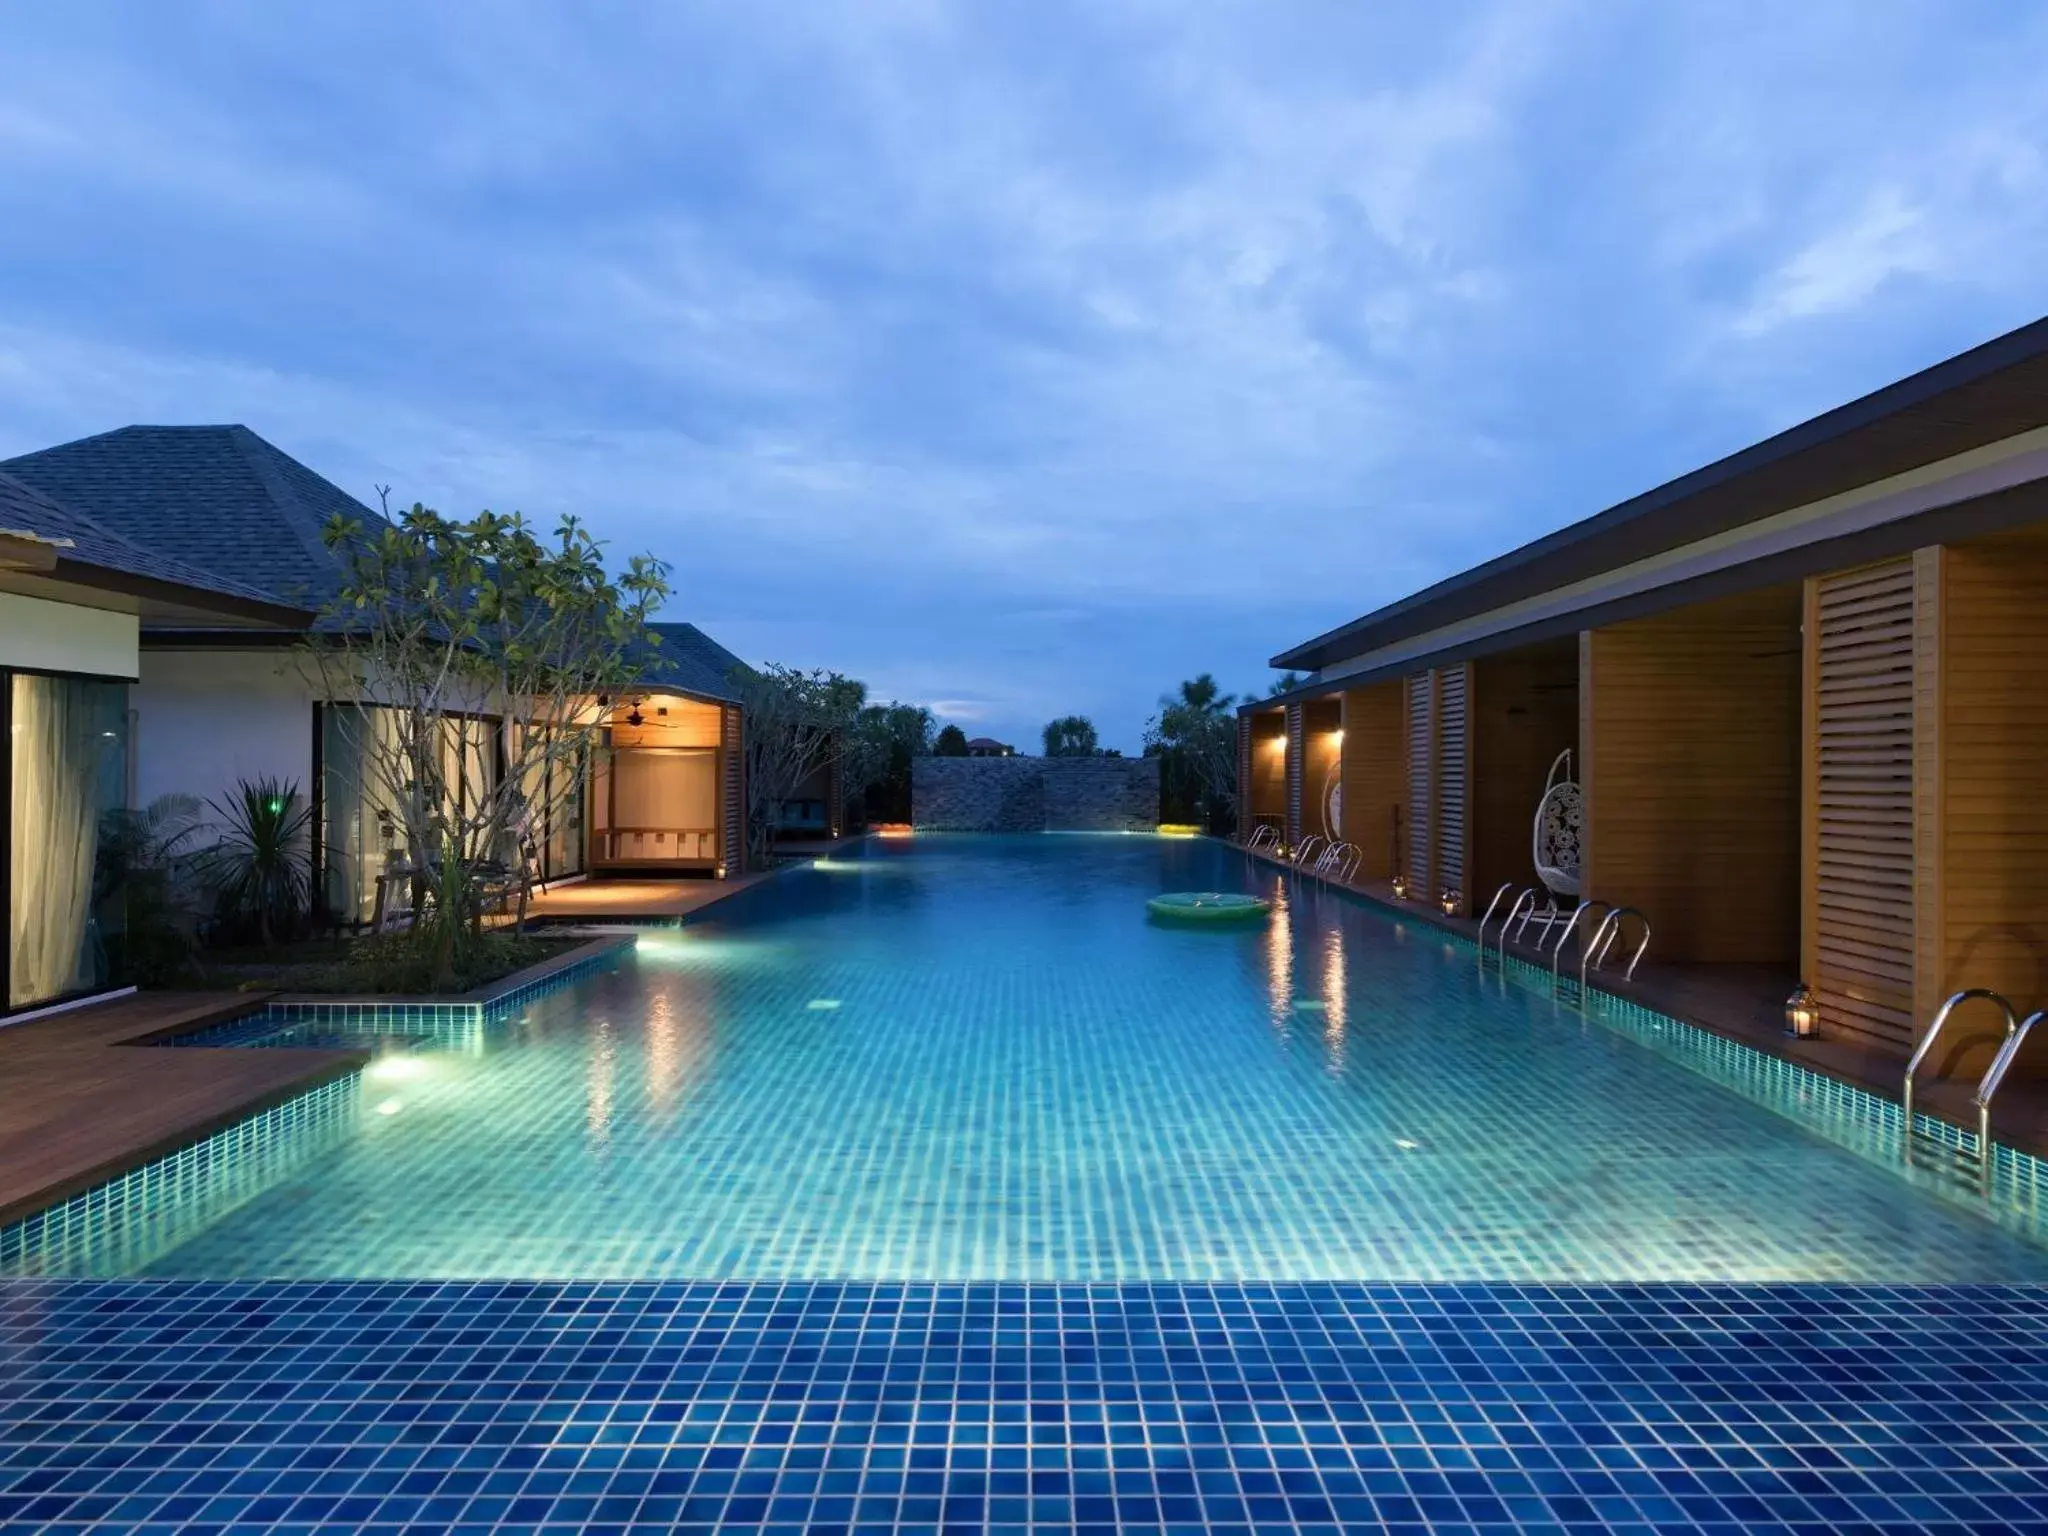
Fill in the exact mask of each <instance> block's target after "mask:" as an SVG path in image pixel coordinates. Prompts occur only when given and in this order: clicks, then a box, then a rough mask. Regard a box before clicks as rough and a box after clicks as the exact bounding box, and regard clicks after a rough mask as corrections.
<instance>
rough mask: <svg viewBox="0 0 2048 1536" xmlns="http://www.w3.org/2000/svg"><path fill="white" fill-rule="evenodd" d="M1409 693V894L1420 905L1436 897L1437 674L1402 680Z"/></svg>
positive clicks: (1419, 675)
mask: <svg viewBox="0 0 2048 1536" xmlns="http://www.w3.org/2000/svg"><path fill="white" fill-rule="evenodd" d="M1402 682H1403V686H1404V687H1405V688H1406V690H1407V699H1406V704H1407V722H1406V724H1407V756H1408V815H1407V823H1408V846H1407V848H1406V849H1404V850H1403V854H1404V858H1405V860H1406V864H1407V873H1408V889H1409V893H1410V894H1411V895H1412V896H1414V897H1415V899H1416V900H1418V901H1427V900H1429V899H1430V897H1432V896H1434V895H1435V894H1436V887H1435V885H1434V884H1433V883H1432V882H1433V881H1434V879H1435V877H1436V674H1435V673H1434V672H1418V673H1416V674H1415V675H1414V676H1412V677H1408V678H1404V679H1403V680H1402Z"/></svg>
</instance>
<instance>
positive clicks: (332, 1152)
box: [102, 836, 2048, 1282]
mask: <svg viewBox="0 0 2048 1536" xmlns="http://www.w3.org/2000/svg"><path fill="white" fill-rule="evenodd" d="M1190 889H1217V890H1245V891H1255V892H1257V893H1258V894H1260V895H1264V896H1268V897H1271V898H1273V899H1274V901H1275V903H1276V906H1275V911H1274V912H1273V914H1272V916H1271V917H1270V919H1268V920H1265V921H1261V922H1256V923H1254V924H1252V925H1251V926H1248V927H1245V928H1241V929H1234V930H1216V929H1192V930H1191V929H1185V928H1175V927H1170V926H1163V925H1161V924H1159V923H1157V922H1155V921H1153V920H1151V919H1149V918H1148V916H1147V913H1146V908H1145V902H1146V899H1147V898H1148V897H1150V896H1153V895H1156V894H1158V893H1160V892H1162V891H1171V890H1190ZM102 1267H103V1268H105V1269H107V1270H108V1272H113V1271H115V1270H118V1269H120V1268H121V1267H122V1266H121V1265H120V1264H115V1263H110V1262H106V1261H103V1263H102ZM139 1272H141V1273H146V1274H150V1275H158V1276H183V1277H323V1278H401V1277H417V1278H496V1277H533V1278H568V1277H575V1278H580V1279H586V1280H588V1279H605V1278H622V1277H637V1278H695V1279H710V1278H727V1277H730V1278H740V1279H754V1280H762V1279H778V1278H806V1279H844V1280H852V1279H867V1280H965V1279H974V1280H1002V1279H1029V1280H1069V1281H1133V1280H1238V1281H1246V1280H1259V1281H1280V1280H1325V1279H1346V1280H1390V1281H1392V1280H1503V1281H1537V1282H1561V1281H1574V1280H1585V1281H1643V1280H1801V1281H1809V1280H1858V1281H2015V1280H2038V1279H2042V1278H2048V1250H2044V1249H2042V1248H2039V1247H2036V1246H2034V1245H2033V1244H2031V1243H2029V1242H2027V1241H2025V1240H2024V1239H2023V1238H2022V1237H2020V1236H2017V1235H2015V1234H2013V1233H2011V1232H2008V1231H2005V1230H2001V1229H2000V1228H1998V1227H1996V1226H1994V1225H1993V1224H1992V1223H1991V1222H1989V1221H1988V1220H1985V1219H1984V1218H1983V1217H1981V1216H1980V1215H1978V1214H1977V1213H1975V1212H1973V1211H1971V1210H1970V1209H1968V1208H1967V1207H1965V1206H1963V1205H1961V1204H1958V1203H1955V1202H1952V1201H1949V1200H1945V1199H1941V1198H1938V1197H1936V1196H1934V1195H1932V1194H1930V1193H1928V1192H1927V1191H1925V1190H1923V1189H1920V1188H1917V1187H1915V1186H1913V1185H1911V1184H1909V1183H1907V1182H1906V1181H1905V1180H1904V1179H1903V1178H1902V1177H1900V1176H1899V1174H1898V1173H1897V1172H1895V1171H1894V1170H1892V1169H1890V1168H1888V1167H1886V1166H1883V1165H1882V1164H1881V1163H1879V1162H1877V1161H1875V1160H1872V1159H1867V1158H1864V1157H1860V1156H1857V1155H1856V1154H1854V1153H1852V1152H1851V1151H1848V1150H1846V1149H1844V1148H1843V1147H1841V1146H1838V1145H1836V1144H1835V1143H1833V1142H1830V1141H1828V1140H1824V1139H1822V1138H1821V1137H1820V1136H1818V1135H1816V1134H1815V1133H1814V1132H1812V1131H1811V1130H1809V1129H1807V1128H1805V1127H1803V1126H1802V1125H1800V1124H1799V1123H1797V1122H1796V1121H1794V1120H1793V1119H1790V1118H1788V1117H1786V1116H1783V1115H1780V1114H1777V1113H1774V1112H1773V1111H1771V1110H1769V1109H1766V1108H1764V1107H1761V1106H1759V1105H1757V1104H1753V1103H1750V1102H1747V1101H1745V1100H1744V1099H1742V1098H1740V1097H1738V1096H1736V1095H1735V1094H1733V1093H1731V1092H1729V1091H1727V1090H1725V1089H1723V1088H1721V1087H1718V1086H1716V1085H1715V1084H1713V1083H1712V1082H1709V1081H1707V1080H1706V1079H1704V1078H1702V1077H1700V1076H1698V1075H1695V1074H1693V1073H1690V1072H1688V1071H1686V1070H1684V1069H1683V1068H1681V1067H1679V1066H1676V1065H1674V1064H1673V1063H1672V1062H1670V1061H1668V1060H1666V1059H1664V1058H1662V1057H1661V1056H1659V1055H1657V1054H1655V1053H1653V1052H1652V1051H1650V1050H1647V1049H1645V1048H1644V1047H1643V1046H1642V1045H1641V1044H1639V1043H1637V1042H1636V1041H1634V1040H1631V1039H1629V1038H1627V1037H1625V1036H1624V1035H1621V1034H1618V1033H1615V1032H1613V1031H1611V1030H1608V1029H1606V1028H1603V1027H1601V1026H1600V1025H1598V1024H1595V1023H1588V1022H1587V1021H1585V1020H1584V1019H1582V1018H1581V1017H1580V1016H1579V1015H1578V1014H1577V1013H1576V1012H1575V1011H1573V1010H1571V1009H1569V1008H1559V1007H1558V1006H1556V1005H1555V1004H1553V1003H1552V1002H1551V1001H1550V1000H1549V999H1548V998H1544V997H1540V996H1538V995H1536V994H1535V993H1533V992H1529V991H1525V990H1522V989H1520V988H1514V987H1504V986H1503V985H1502V984H1501V982H1500V981H1499V979H1498V978H1497V977H1482V976H1481V975H1480V974H1479V973H1478V971H1477V969H1476V967H1475V966H1474V964H1473V962H1472V959H1471V954H1470V951H1469V950H1461V949H1454V948H1452V947H1450V946H1449V945H1447V944H1446V943H1445V942H1444V941H1443V939H1442V938H1441V936H1440V935H1437V934H1435V933H1433V932H1432V930H1430V929H1429V928H1427V927H1426V926H1422V925H1419V924H1416V923H1412V922H1405V923H1404V922H1402V921H1400V920H1398V919H1396V918H1394V917H1392V916H1390V915H1388V914H1386V913H1384V912H1382V911H1380V910H1378V909H1375V908H1371V907H1368V906H1366V905H1364V904H1361V903H1358V902H1355V901H1353V900H1351V899H1349V898H1344V897H1340V896H1336V895H1334V894H1329V893H1319V892H1316V891H1313V890H1302V889H1298V888H1295V889H1290V888H1287V887H1283V886H1282V885H1281V884H1280V883H1279V881H1278V879H1277V877H1275V876H1274V875H1272V874H1271V873H1270V872H1262V871H1260V870H1258V869H1255V868H1254V867H1253V866H1251V865H1249V864H1248V863H1247V862H1246V861H1245V860H1244V859H1243V858H1242V857H1241V856H1239V855H1237V854H1235V853H1233V852H1231V851H1230V850H1228V849H1227V848H1224V847H1222V846H1220V845H1217V844H1213V843H1207V842H1189V841H1179V840H1168V839H1156V838H1150V837H1057V836H1040V837H1031V838H1014V839H1006V838H977V837H929V838H926V837H920V838H918V839H915V840H913V841H911V842H908V843H906V844H879V845H869V847H868V849H867V850H866V851H865V852H864V853H861V854H858V855H855V856H850V857H843V858H834V859H829V860H825V861H823V862H822V863H820V864H819V865H818V866H817V867H815V868H810V869H803V870H797V871H792V872H789V873H786V874H784V875H782V876H780V877H778V878H777V879H775V880H773V881H770V882H767V883H765V884H763V885H762V886H759V887H757V888H755V889H754V890H751V891H749V892H747V893H745V894H743V895H741V896H739V897H737V898H735V899H733V900H732V901H730V902H728V903H725V904H723V905H722V906H720V907H719V908H717V909H715V915H714V916H713V917H712V918H711V919H710V920H707V921H703V922H701V923H699V924H697V925H695V926H692V927H689V928H685V929H680V930H666V931H663V932H658V933H657V932H649V933H647V934H645V935H643V937H642V938H641V940H640V943H639V945H638V948H637V950H636V951H635V952H634V954H633V955H632V957H631V958H630V959H629V960H626V961H625V962H624V963H622V964H621V965H620V966H619V967H618V968H617V969H616V970H614V971H612V972H610V973H608V974H604V975H600V976H597V977H593V978H591V979H589V980H587V981H585V982H581V983H578V984H577V985H575V986H573V987H571V988H568V989H566V990H564V991H561V992H558V993H556V994H554V995H553V996H550V997H548V998H545V999H543V1000H541V1001H539V1002H536V1003H534V1004H533V1005H531V1007H530V1008H529V1009H528V1010H527V1011H526V1012H525V1013H524V1015H523V1016H521V1017H517V1018H514V1019H511V1020H508V1021H506V1022H505V1023H504V1024H503V1025H500V1026H495V1027H494V1028H493V1029H492V1030H490V1031H489V1032H487V1034H486V1035H485V1038H484V1039H483V1041H482V1043H481V1045H480V1047H479V1048H478V1049H476V1050H475V1051H473V1052H468V1053H465V1052H459V1051H449V1050H432V1049H429V1050H425V1051H422V1052H419V1053H416V1054H415V1055H413V1056H411V1057H409V1058H407V1059H405V1060H403V1061H400V1062H396V1063H394V1062H386V1063H383V1064H380V1065H379V1066H376V1067H373V1068H372V1069H371V1070H370V1072H369V1073H367V1074H366V1076H365V1079H364V1083H363V1089H362V1098H361V1107H360V1112H359V1118H358V1119H357V1121H356V1123H355V1124H354V1125H353V1127H352V1128H351V1129H350V1130H349V1131H348V1133H347V1134H346V1135H344V1136H341V1137H340V1138H338V1139H337V1140H336V1142H335V1143H334V1144H333V1145H331V1146H327V1147H325V1148H324V1149H323V1150H322V1151H320V1152H319V1154H318V1155H317V1156H313V1157H311V1158H310V1159H308V1160H307V1161H305V1162H304V1163H303V1164H302V1165H301V1166H299V1167H298V1168H297V1169H296V1170H295V1171H294V1172H292V1173H291V1174H290V1175H289V1176H287V1177H285V1178H284V1179H283V1180H282V1181H281V1182H278V1183H275V1184H273V1185H272V1187H270V1188H268V1189H266V1190H263V1191H262V1192H261V1193H258V1194H256V1195H254V1196H253V1198H250V1199H248V1200H246V1201H245V1202H244V1203H242V1204H240V1205H239V1206H238V1207H237V1208H235V1209H233V1210H231V1211H229V1212H228V1213H227V1214H225V1215H223V1216H221V1217H219V1218H218V1219H217V1220H213V1221H212V1222H211V1223H210V1224H208V1225H206V1226H204V1227H203V1228H202V1229H201V1230H199V1231H197V1232H196V1233H195V1234H193V1235H191V1236H190V1237H188V1238H185V1239H184V1240H183V1241H180V1242H177V1243H176V1244H175V1245H174V1246H171V1247H169V1249H168V1250H167V1251H159V1252H156V1253H154V1254H153V1255H152V1256H151V1257H149V1258H148V1261H147V1262H146V1263H144V1264H142V1265H140V1266H139Z"/></svg>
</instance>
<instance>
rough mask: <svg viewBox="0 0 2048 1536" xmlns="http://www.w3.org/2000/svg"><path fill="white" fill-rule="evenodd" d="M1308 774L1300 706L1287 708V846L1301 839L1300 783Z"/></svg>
mask: <svg viewBox="0 0 2048 1536" xmlns="http://www.w3.org/2000/svg"><path fill="white" fill-rule="evenodd" d="M1307 772H1308V767H1307V763H1306V762H1305V760H1304V759H1303V757H1302V751H1301V706H1300V705H1299V704H1290V705H1288V706H1287V846H1288V847H1290V848H1292V847H1293V846H1294V845H1295V844H1296V843H1298V842H1300V841H1301V839H1302V833H1303V830H1304V829H1303V826H1302V820H1301V781H1302V779H1303V778H1304V777H1305V776H1306V774H1307Z"/></svg>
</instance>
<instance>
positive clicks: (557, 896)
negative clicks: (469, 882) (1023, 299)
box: [526, 870, 775, 923]
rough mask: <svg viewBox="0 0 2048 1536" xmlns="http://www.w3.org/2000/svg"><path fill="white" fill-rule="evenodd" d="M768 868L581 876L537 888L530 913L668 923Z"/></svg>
mask: <svg viewBox="0 0 2048 1536" xmlns="http://www.w3.org/2000/svg"><path fill="white" fill-rule="evenodd" d="M774 873H775V871H773V870H764V871H761V872H759V873H756V874H748V875H739V876H736V877H734V878H732V879H728V880H579V881H577V882H575V883H574V884H573V885H557V886H554V887H552V888H551V889H549V890H546V891H542V892H539V893H537V894H536V895H535V896H534V897H533V898H532V900H530V901H529V902H528V903H527V906H526V915H527V917H528V918H529V919H540V920H544V921H547V922H551V923H665V922H673V921H675V920H676V919H677V918H680V917H688V916H689V915H690V914H691V913H693V912H697V911H700V910H702V909H703V908H705V907H708V906H711V905H712V904H713V903H715V902H720V901H723V900H725V899H726V897H728V896H736V895H738V894H739V893H740V892H741V891H744V890H746V889H747V887H749V886H752V885H758V884H760V883H761V882H762V881H763V880H766V879H767V878H769V876H770V875H772V874H774Z"/></svg>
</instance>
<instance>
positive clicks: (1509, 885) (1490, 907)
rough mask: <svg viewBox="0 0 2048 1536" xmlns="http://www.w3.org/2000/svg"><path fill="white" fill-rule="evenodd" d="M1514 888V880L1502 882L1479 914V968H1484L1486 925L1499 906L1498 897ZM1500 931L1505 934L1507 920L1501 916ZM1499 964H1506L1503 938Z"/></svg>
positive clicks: (1505, 949)
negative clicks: (1484, 909) (1483, 910)
mask: <svg viewBox="0 0 2048 1536" xmlns="http://www.w3.org/2000/svg"><path fill="white" fill-rule="evenodd" d="M1514 888H1515V882H1514V881H1512V880H1509V881H1507V882H1506V883H1505V884H1503V885H1502V886H1501V888H1500V889H1499V890H1497V891H1495V892H1494V893H1493V900H1491V901H1489V902H1488V903H1487V904H1486V911H1485V912H1484V913H1483V914H1481V916H1480V919H1479V968H1480V969H1481V970H1482V971H1483V970H1485V969H1486V925H1487V924H1488V923H1490V922H1492V921H1493V914H1494V911H1495V910H1496V909H1497V908H1498V907H1499V906H1500V899H1501V897H1503V896H1505V895H1507V893H1508V892H1509V891H1512V890H1513V889H1514ZM1517 899H1518V900H1519V898H1517ZM1511 910H1512V909H1511ZM1500 931H1501V932H1502V933H1503V934H1505V933H1506V932H1507V931H1508V921H1507V919H1506V918H1505V917H1504V918H1502V919H1501V921H1500ZM1501 964H1502V965H1503V966H1505V965H1506V964H1507V948H1506V940H1505V939H1503V940H1502V948H1501Z"/></svg>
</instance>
